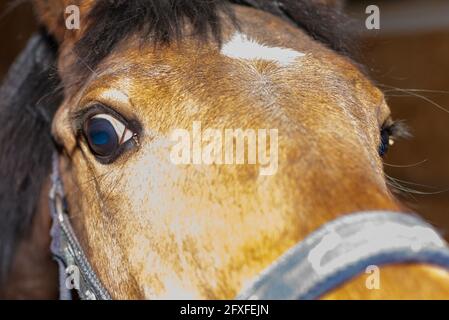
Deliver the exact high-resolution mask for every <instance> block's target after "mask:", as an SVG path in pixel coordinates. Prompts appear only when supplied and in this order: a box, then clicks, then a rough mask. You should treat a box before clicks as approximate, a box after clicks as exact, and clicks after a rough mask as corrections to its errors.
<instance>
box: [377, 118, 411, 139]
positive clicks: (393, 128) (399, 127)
mask: <svg viewBox="0 0 449 320" xmlns="http://www.w3.org/2000/svg"><path fill="white" fill-rule="evenodd" d="M381 130H388V134H389V135H390V137H391V138H392V139H401V138H404V139H407V138H410V137H411V133H410V129H409V127H408V126H407V125H406V124H405V123H404V121H402V120H389V121H387V122H386V123H385V124H384V125H382V128H381Z"/></svg>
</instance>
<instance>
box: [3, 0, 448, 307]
mask: <svg viewBox="0 0 449 320" xmlns="http://www.w3.org/2000/svg"><path fill="white" fill-rule="evenodd" d="M33 5H34V9H35V12H36V16H37V18H38V20H39V23H40V24H41V26H42V30H41V31H40V32H39V33H38V34H37V35H36V36H34V37H33V38H32V39H31V40H30V42H29V44H28V46H27V48H26V49H25V51H24V53H23V54H22V55H21V56H20V57H19V58H18V60H17V61H16V63H15V64H14V65H13V67H12V68H11V71H10V73H9V75H8V77H7V78H6V80H5V82H4V85H3V87H2V89H1V91H0V96H1V97H2V99H1V102H0V103H1V105H0V113H1V115H2V116H1V117H0V122H1V126H0V128H1V129H0V141H1V142H0V171H1V177H2V179H1V182H0V206H1V207H0V228H1V232H0V261H1V265H0V270H1V290H0V292H1V297H3V298H45V299H47V298H48V299H51V298H57V297H58V295H59V296H60V297H61V293H60V291H64V288H62V287H63V286H64V283H66V282H65V280H67V274H66V271H67V270H66V269H65V268H66V267H68V266H70V265H72V264H73V265H75V266H76V267H79V268H80V269H81V275H82V281H83V282H82V286H81V289H80V288H76V287H75V289H77V290H78V295H79V296H80V297H81V298H113V299H233V298H235V297H236V296H237V295H238V294H239V293H241V292H242V290H243V292H245V290H249V291H246V292H247V293H248V294H245V293H243V294H242V295H240V297H259V298H260V297H267V295H264V294H259V293H260V292H261V291H260V290H261V289H260V288H262V287H263V286H264V285H265V284H268V283H269V284H270V285H271V284H272V283H274V284H276V283H278V284H279V282H280V281H281V278H282V275H283V273H285V272H283V271H288V272H290V271H292V272H293V271H295V272H296V271H298V269H297V268H296V266H297V265H298V264H301V263H305V262H304V261H306V262H307V259H302V260H301V261H299V262H298V263H294V264H293V263H292V261H293V260H292V259H297V257H298V254H299V253H303V254H305V255H306V256H307V257H308V258H309V260H314V259H315V258H314V257H316V256H319V257H321V255H320V252H321V251H322V250H324V252H327V251H329V250H334V249H333V248H337V246H338V245H339V243H340V242H341V243H343V244H344V243H346V242H345V241H346V240H345V237H343V236H342V237H337V238H335V233H329V232H330V230H334V231H335V230H340V229H339V228H343V229H344V230H345V231H344V232H347V233H348V234H349V235H350V236H351V235H355V233H357V232H358V231H360V230H363V232H362V233H361V234H358V233H357V235H359V236H361V237H362V236H363V239H365V237H366V239H365V240H366V241H367V242H368V243H369V244H370V245H373V246H375V247H376V246H377V245H378V244H379V245H381V246H383V247H382V250H380V252H377V253H376V252H373V254H375V256H376V257H377V258H376V259H377V260H373V261H374V262H375V263H374V264H363V265H362V266H361V268H358V269H357V270H355V269H354V270H353V271H352V272H351V273H350V274H347V273H348V272H346V271H347V270H348V268H346V264H345V262H344V261H343V262H342V264H341V265H340V266H342V268H344V269H345V270H346V271H345V272H344V273H345V274H347V275H346V276H345V277H344V278H342V277H341V275H342V273H339V274H338V277H340V278H341V279H340V280H341V281H339V282H336V281H333V282H332V283H331V284H330V285H327V286H326V289H325V290H324V289H323V290H321V291H319V294H318V293H317V294H315V295H302V297H313V298H322V299H411V298H413V299H447V298H449V273H448V271H447V266H448V263H447V250H446V249H444V248H443V247H445V244H444V243H443V242H442V240H441V241H440V238H438V235H437V233H436V232H435V231H432V227H431V226H430V225H428V224H425V222H424V221H420V220H419V219H418V218H415V217H413V216H412V215H405V214H404V213H403V212H407V211H408V209H407V208H405V207H404V206H403V205H402V204H401V203H400V202H399V201H398V200H397V199H396V198H395V197H394V195H393V193H392V191H391V190H390V189H389V187H388V185H387V183H386V178H385V175H384V171H383V162H382V157H383V156H384V155H385V153H386V152H387V151H388V149H389V147H390V144H391V142H392V141H393V140H394V139H396V138H398V137H400V136H401V135H404V131H403V129H402V128H401V125H400V123H398V122H395V121H394V120H393V118H392V115H391V111H390V109H389V107H388V105H387V103H386V101H385V98H384V94H383V92H382V91H381V90H380V89H379V88H378V87H376V85H375V84H374V83H373V82H372V81H371V80H370V79H369V77H368V76H367V75H366V73H365V72H364V70H363V67H362V66H360V65H359V64H358V63H357V62H355V60H354V59H352V58H351V56H350V54H351V52H352V51H351V50H352V49H351V46H350V45H349V44H348V42H347V40H348V36H347V34H346V33H345V32H344V28H345V25H346V21H347V20H346V17H345V16H344V14H343V13H342V12H341V6H342V5H341V1H325V0H278V1H271V0H209V1H207V2H206V1H202V0H189V1H182V0H169V1H168V0H167V1H157V0H142V1H126V0H116V1H103V0H99V1H90V0H75V1H73V0H71V1H68V0H47V1H37V0H36V1H33ZM69 5H75V6H76V7H77V8H78V9H79V12H80V28H79V29H68V28H66V25H65V17H66V8H67V7H68V6H69ZM195 123H196V124H200V125H201V126H202V128H203V129H206V128H215V129H216V130H221V132H225V131H226V130H230V129H236V128H241V131H238V132H239V133H238V134H236V135H234V137H233V139H231V142H232V141H234V140H237V139H240V138H242V135H243V138H242V139H243V140H241V141H244V142H245V141H246V143H245V144H242V145H247V146H249V145H250V144H251V141H253V140H254V139H253V138H254V137H256V138H258V139H259V140H258V142H260V140H262V143H261V144H258V145H256V149H255V150H256V151H260V150H261V149H262V148H261V146H264V145H265V144H266V143H268V142H270V143H268V144H269V145H270V150H269V152H268V151H267V153H266V156H269V158H270V159H271V155H274V154H276V157H277V158H276V159H277V162H276V164H277V167H276V170H274V171H272V172H271V173H270V174H267V175H264V174H261V173H262V170H261V169H263V166H262V164H261V163H260V162H258V161H257V160H259V158H258V157H256V161H253V162H252V163H250V161H247V162H244V163H235V162H232V161H231V162H225V161H220V160H223V158H222V157H220V156H217V155H220V152H219V151H222V150H224V149H226V145H222V144H220V143H217V144H215V142H217V141H218V142H220V141H221V139H220V138H217V136H216V135H214V134H213V131H209V133H210V136H211V137H212V138H213V139H211V141H212V142H211V141H206V140H207V139H206V140H204V139H200V140H199V141H197V142H196V144H197V145H200V146H201V147H203V149H202V152H203V153H202V154H203V156H204V150H205V149H206V150H209V151H210V150H212V149H214V148H211V147H210V146H211V145H214V146H215V147H216V148H215V149H214V150H215V151H214V152H215V153H214V157H212V158H213V159H212V161H209V162H207V163H206V162H205V161H204V159H202V160H203V161H202V162H198V163H196V162H195V161H193V162H187V163H174V162H173V161H172V160H173V159H172V157H171V156H170V155H171V154H173V147H174V144H175V142H176V140H173V132H174V131H176V130H178V132H179V130H180V131H181V132H182V133H185V132H190V131H189V130H190V128H192V125H194V124H195ZM251 130H253V131H251ZM261 130H265V131H261ZM269 130H276V131H273V132H276V133H277V135H276V136H274V135H273V136H271V135H270V136H269V139H268V137H267V136H263V135H259V133H260V132H268V131H269ZM202 132H203V137H202V138H204V135H205V131H204V130H203V131H202ZM235 132H236V131H235V130H234V133H235ZM251 132H252V133H254V134H252V133H251ZM255 132H257V134H256V133H255ZM270 132H271V131H270ZM191 136H195V131H194V130H192V134H191ZM183 137H185V136H183ZM191 138H192V139H189V136H187V138H186V140H182V139H181V140H182V141H186V144H185V145H187V146H188V147H192V148H194V145H195V142H193V140H195V138H194V137H191ZM183 139H184V138H183ZM274 140H276V142H277V144H272V143H271V142H273V141H274ZM271 146H274V148H271ZM236 150H237V149H236ZM250 151H251V150H249V149H248V151H247V156H248V158H249V154H250ZM194 152H195V150H193V153H194ZM236 153H237V151H236ZM244 154H245V152H244ZM256 154H257V153H256ZM175 155H176V154H175ZM183 156H184V155H183ZM192 157H193V155H192V154H190V155H189V154H188V156H187V159H191V158H192ZM182 158H183V157H182ZM209 160H210V159H209ZM231 160H232V159H231ZM49 195H50V197H49ZM48 199H50V206H49V205H48V204H49V200H48ZM353 213H359V215H355V216H354V215H353ZM403 215H404V216H403ZM405 216H406V217H405ZM332 221H337V222H336V223H333V222H332ZM390 225H393V226H394V227H393V228H390V227H389V226H390ZM323 226H324V227H323ZM373 226H374V227H373ZM369 228H374V229H369ZM50 229H52V232H51V234H50ZM317 229H318V230H320V231H319V232H318V233H316V231H315V230H317ZM343 229H342V230H343ZM369 230H371V231H369ZM334 231H332V232H334ZM311 234H312V235H313V236H312V238H310V235H311ZM367 235H369V236H367ZM409 235H410V239H413V240H414V241H415V242H410V241H411V240H410V241H408V240H404V239H408V238H407V237H408V236H409ZM355 238H357V237H355V236H354V237H352V238H351V239H355ZM307 239H309V240H310V239H312V240H313V241H315V242H317V244H316V246H314V247H313V248H307V246H309V245H310V243H312V242H313V241H308V240H307ZM351 241H352V240H351ZM353 241H356V240H353ZM357 241H358V240H357ZM357 241H356V242H357ZM401 241H405V243H404V246H403V247H401V248H400V249H401V250H405V251H406V253H407V255H402V256H401V257H402V258H400V259H397V258H396V257H397V256H398V255H400V253H401V252H400V251H397V250H396V247H394V248H393V249H395V250H396V251H395V250H392V251H391V250H390V249H391V248H390V247H391V246H394V245H398V246H399V245H401V243H402V242H401ZM426 241H428V242H426ZM298 243H299V244H300V247H297V244H298ZM351 243H352V242H351ZM410 243H413V244H415V246H413V245H410ZM429 243H431V244H432V245H434V247H435V246H440V245H441V248H440V247H438V250H437V249H435V248H434V247H432V248H430V249H429ZM346 244H347V243H346ZM342 248H343V247H342ZM357 248H359V249H360V248H365V247H360V246H358V247H357ZM376 248H377V247H376ZM410 248H411V249H410ZM337 249H338V248H337ZM365 249H366V248H365ZM320 250H321V251H320ZM326 250H327V251H326ZM339 250H340V251H339V252H340V253H339V255H340V254H344V251H345V250H343V249H341V248H340V249H339ZM385 250H390V251H388V252H393V253H394V254H387V255H386V254H383V253H384V252H385ZM421 250H424V251H421ZM429 250H430V251H429ZM445 250H446V251H445ZM349 251H351V250H349ZM359 251H360V250H359ZM351 252H353V253H354V252H355V251H351ZM364 252H365V251H363V250H361V251H360V252H359V253H357V254H356V255H358V257H360V255H363V254H364ZM429 252H430V254H426V255H425V258H422V257H423V254H424V253H429ZM435 252H436V253H438V254H439V255H438V257H440V258H441V257H443V258H444V257H446V258H445V259H446V260H445V261H446V262H444V263H439V261H440V262H441V261H443V260H444V259H443V258H441V259H433V258H432V257H435ZM285 254H287V256H285ZM280 257H284V258H283V260H281V261H280V262H279V258H280ZM53 258H54V259H55V260H56V261H55V260H53ZM380 258H382V259H380ZM386 258H388V259H386ZM390 258H391V259H390ZM357 259H358V258H357ZM357 259H356V261H354V262H357V261H358V260H357ZM275 261H278V262H277V263H276V264H275V265H274V267H272V268H269V269H268V271H265V272H264V270H266V268H267V267H269V266H270V265H272V263H273V262H275ZM318 261H321V260H320V259H318ZM364 261H365V260H364ZM370 261H371V260H370ZM365 262H366V261H365ZM312 265H313V263H312ZM335 265H336V264H332V265H331V268H327V269H326V270H324V271H323V272H324V274H330V275H333V277H332V279H333V280H335V279H336V277H335V276H334V275H336V273H335V271H336V269H337V268H336V267H335V268H334V267H333V266H335ZM58 266H59V267H61V266H62V269H59V271H58ZM318 266H319V267H320V266H321V265H320V263H318ZM351 266H353V264H352V265H351ZM367 267H371V269H370V270H374V271H376V272H378V275H379V279H380V283H378V284H379V285H378V286H376V287H375V288H372V287H370V286H369V285H367V284H369V283H368V282H369V281H368V279H367V277H368V276H369V277H371V276H373V274H371V273H369V274H367V273H366V272H364V271H366V270H368V269H367ZM307 268H309V265H307ZM373 268H374V269H373ZM61 270H62V272H61ZM337 271H338V270H337ZM58 272H59V276H60V277H62V278H63V281H62V282H60V284H59V286H58ZM298 272H300V271H298ZM301 272H302V271H301ZM301 272H300V273H297V274H302V275H303V276H302V277H299V279H298V277H296V278H293V279H296V280H298V282H299V283H303V282H306V280H307V281H308V279H309V278H308V277H305V276H304V272H302V273H301ZM261 273H262V275H261ZM70 275H72V274H70ZM70 275H69V276H70ZM260 275H261V276H260ZM314 275H315V273H314ZM259 276H260V277H261V278H259V279H263V281H256V282H255V283H254V280H255V279H258V277H259ZM310 278H313V277H310ZM329 279H330V278H329ZM282 281H284V282H283V286H284V287H286V286H288V283H287V282H292V281H293V280H292V278H288V279H284V280H282ZM61 283H62V286H61ZM245 288H246V289H245ZM270 288H271V287H270ZM69 289H72V288H69ZM84 289H86V290H84ZM258 290H259V291H258ZM306 291H307V292H309V293H310V290H306ZM254 292H257V295H256V294H254ZM266 292H270V293H273V292H275V290H268V291H267V290H266ZM65 294H67V293H65ZM72 294H73V295H74V294H75V293H73V292H71V293H70V295H72ZM298 296H299V295H298ZM64 297H67V295H65V296H64ZM274 298H277V296H276V297H274Z"/></svg>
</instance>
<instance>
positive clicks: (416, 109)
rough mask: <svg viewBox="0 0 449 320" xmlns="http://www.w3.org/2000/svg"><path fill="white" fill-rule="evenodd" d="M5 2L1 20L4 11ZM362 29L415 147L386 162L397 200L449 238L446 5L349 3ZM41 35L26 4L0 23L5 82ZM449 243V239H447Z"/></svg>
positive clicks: (410, 0)
mask: <svg viewBox="0 0 449 320" xmlns="http://www.w3.org/2000/svg"><path fill="white" fill-rule="evenodd" d="M7 2H8V1H6V0H0V15H3V14H4V13H5V10H6V9H7ZM370 4H375V5H377V6H378V7H379V8H380V17H381V20H380V21H381V25H380V27H381V28H380V30H378V31H377V30H374V31H369V30H367V29H366V28H365V19H366V17H367V16H368V15H367V14H366V13H365V9H366V7H367V6H368V5H370ZM345 10H346V11H347V12H348V13H349V14H350V15H351V16H352V17H354V18H355V19H356V20H357V21H358V22H359V23H358V27H357V28H356V29H357V30H354V32H358V31H362V32H363V33H362V34H363V39H362V40H363V41H362V42H361V46H360V56H361V60H362V62H363V63H364V64H365V65H366V66H367V68H368V70H369V72H370V74H371V77H372V79H373V80H374V81H375V82H376V83H377V84H378V85H379V86H381V87H382V88H383V89H384V91H385V94H386V96H387V99H388V102H389V104H390V106H391V109H392V111H393V115H394V117H395V118H396V119H404V120H405V122H406V123H407V124H408V126H409V127H410V128H411V131H412V133H413V136H414V137H413V139H410V140H405V141H399V142H398V143H396V145H395V146H394V147H393V148H392V149H391V151H390V153H389V155H388V156H387V158H386V160H385V163H386V164H385V170H386V172H387V174H388V175H389V176H390V177H392V178H394V179H396V180H397V183H398V184H399V185H401V187H399V188H401V189H413V190H414V191H413V192H405V191H402V192H400V193H399V194H398V196H399V197H400V198H401V200H403V201H404V203H406V205H408V206H409V207H410V208H412V209H413V210H416V211H418V212H420V213H421V214H422V215H424V216H425V217H426V218H428V219H429V220H430V221H431V222H433V223H434V224H435V225H437V226H439V227H441V229H442V230H443V231H446V236H447V237H448V234H449V191H446V192H445V190H446V189H448V188H449V1H448V0H426V1H424V0H383V1H382V0H371V1H361V0H353V1H348V2H347V6H346V9H345ZM36 28H37V26H36V24H35V21H34V19H33V16H32V11H31V8H30V6H29V4H26V3H25V4H23V5H21V6H19V7H18V8H16V9H15V10H13V11H12V12H10V13H9V14H7V15H6V16H5V17H3V18H1V19H0V38H1V40H2V41H1V42H0V79H2V78H3V76H4V75H5V73H6V71H7V69H8V67H9V65H10V64H11V63H12V61H13V60H14V57H15V56H16V55H17V54H18V53H19V52H20V50H21V48H23V47H24V45H25V43H26V41H27V39H28V37H29V36H30V34H31V33H32V32H33V31H34V30H35V29H36ZM448 238H449V237H448Z"/></svg>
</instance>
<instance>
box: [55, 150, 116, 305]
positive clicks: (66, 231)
mask: <svg viewBox="0 0 449 320" xmlns="http://www.w3.org/2000/svg"><path fill="white" fill-rule="evenodd" d="M51 179H52V184H53V185H52V188H51V190H50V194H49V198H50V213H51V216H52V219H53V225H52V228H51V231H50V235H51V237H52V242H51V248H50V249H51V252H52V254H53V257H54V259H55V260H56V261H57V263H58V266H59V298H60V299H61V300H71V299H72V298H73V296H72V289H74V290H76V292H77V293H78V296H79V297H80V298H81V299H83V300H96V299H99V300H110V299H111V296H110V295H109V293H108V291H107V290H106V289H105V288H104V286H103V285H102V283H101V282H100V280H99V279H98V277H97V275H96V274H95V272H94V271H93V269H92V266H91V265H90V264H89V261H88V260H87V257H86V255H85V254H84V251H83V249H82V248H81V246H80V244H79V242H78V239H77V238H76V236H75V233H74V232H73V228H72V226H71V224H70V221H69V217H68V215H67V205H66V202H65V195H64V189H63V186H62V181H61V178H60V176H59V168H58V157H57V155H56V154H55V155H54V156H53V173H52V177H51Z"/></svg>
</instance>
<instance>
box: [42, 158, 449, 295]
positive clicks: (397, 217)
mask: <svg viewBox="0 0 449 320" xmlns="http://www.w3.org/2000/svg"><path fill="white" fill-rule="evenodd" d="M52 167H53V172H52V188H51V190H50V194H49V198H50V212H51V216H52V219H53V225H52V229H51V237H52V243H51V251H52V254H53V256H54V259H55V260H56V261H57V263H58V266H59V283H60V299H63V300H67V299H72V298H73V296H72V291H71V290H70V289H75V290H76V292H77V293H78V296H79V297H80V298H81V299H99V300H100V299H101V300H110V299H111V296H110V294H109V292H108V291H107V289H106V288H105V287H104V286H103V285H102V283H101V281H100V280H99V278H98V276H97V275H96V273H95V271H94V269H93V268H92V266H91V265H90V263H89V261H88V259H87V257H86V255H85V253H84V251H83V249H82V247H81V245H80V243H79V241H78V239H77V237H76V235H75V233H74V231H73V228H72V226H71V224H70V220H69V217H68V210H67V205H66V200H65V194H64V189H63V185H62V181H61V178H60V175H59V167H58V156H57V155H56V154H55V155H54V156H53V166H52ZM393 263H428V264H432V265H436V266H440V267H443V268H446V269H449V249H448V247H447V244H446V243H445V241H444V240H443V239H442V238H441V236H440V235H439V234H438V233H437V232H436V231H435V229H434V228H433V227H432V226H431V225H429V224H428V223H426V222H425V221H423V220H422V219H421V218H419V217H417V216H413V215H409V214H404V213H395V212H386V211H364V212H360V213H353V214H351V215H346V216H343V217H341V218H337V219H335V220H333V221H331V222H329V223H326V224H325V225H324V226H322V227H321V228H319V229H318V230H316V231H315V232H313V233H312V234H311V235H309V236H308V237H307V238H305V239H304V240H303V241H302V242H300V243H298V244H297V245H296V246H295V247H293V248H292V249H290V250H289V251H288V252H287V253H285V254H284V255H283V256H282V257H281V258H279V259H278V260H277V261H276V262H275V263H274V264H272V265H271V266H270V267H269V268H268V269H266V270H265V271H264V272H262V274H260V275H259V277H258V278H257V279H256V280H255V281H254V282H253V283H252V284H251V285H250V286H249V287H247V288H246V289H245V290H244V291H243V292H242V293H241V294H239V295H238V296H237V299H252V300H258V299H318V298H320V297H321V296H322V295H323V294H325V293H327V292H329V291H331V290H332V289H334V288H336V287H337V286H339V285H341V284H343V283H344V282H346V281H348V280H350V279H351V278H353V277H355V276H356V275H358V274H360V273H361V272H364V271H366V269H367V267H370V266H380V265H386V264H393ZM77 275H79V283H78V284H77V285H75V286H73V284H72V282H71V277H72V276H77Z"/></svg>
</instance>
